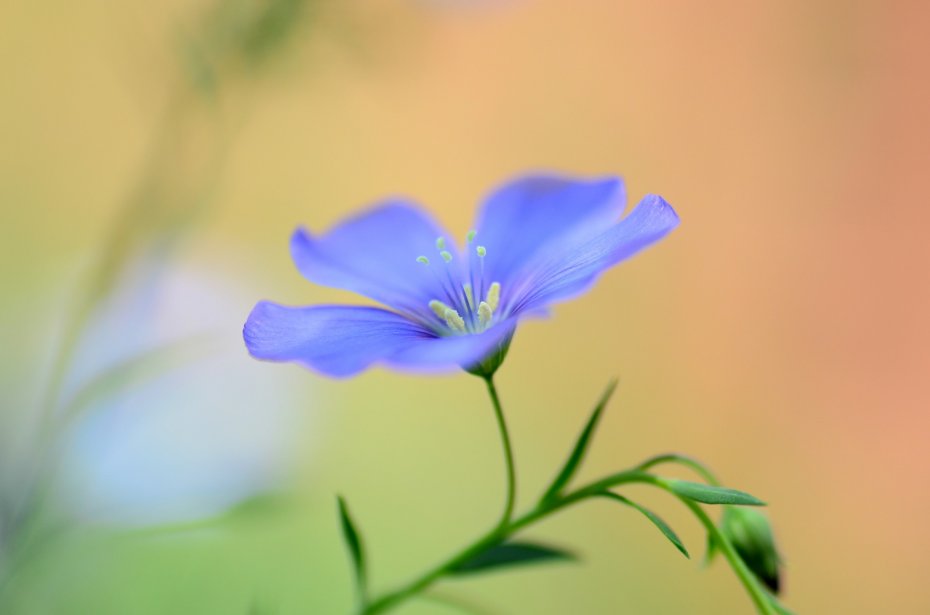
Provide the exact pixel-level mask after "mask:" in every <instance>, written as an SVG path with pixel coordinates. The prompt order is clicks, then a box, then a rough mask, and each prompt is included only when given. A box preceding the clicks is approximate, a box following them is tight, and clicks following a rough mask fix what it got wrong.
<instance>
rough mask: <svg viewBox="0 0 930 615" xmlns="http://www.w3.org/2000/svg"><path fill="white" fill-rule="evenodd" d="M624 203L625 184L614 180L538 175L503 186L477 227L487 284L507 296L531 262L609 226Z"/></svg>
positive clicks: (490, 201)
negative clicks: (495, 285)
mask: <svg viewBox="0 0 930 615" xmlns="http://www.w3.org/2000/svg"><path fill="white" fill-rule="evenodd" d="M625 202H626V191H625V188H624V185H623V181H622V180H621V179H619V178H615V177H608V178H601V179H596V180H585V181H579V180H574V179H569V178H565V177H558V176H547V175H536V176H527V177H523V178H521V179H517V180H515V181H513V182H510V183H508V184H505V185H503V186H502V187H501V188H499V189H498V190H497V191H495V192H494V193H492V194H491V195H490V197H488V199H487V200H486V201H485V204H484V206H483V208H482V210H481V213H480V214H479V216H478V222H477V224H476V227H475V228H476V229H477V231H478V234H477V238H476V240H475V242H476V243H477V244H478V245H482V246H484V247H485V248H486V250H487V256H486V257H485V259H484V260H485V263H484V266H485V276H486V278H485V279H486V281H487V282H488V283H490V282H500V283H501V285H502V287H503V289H504V292H507V289H508V288H509V287H511V286H512V284H513V281H514V280H515V279H516V278H518V277H519V276H520V275H521V273H522V271H523V270H524V268H525V267H526V266H527V265H528V264H529V263H530V262H533V261H535V260H536V259H538V258H540V257H545V255H547V254H555V253H558V252H560V251H563V250H565V249H566V247H567V246H569V245H577V244H578V243H581V242H583V241H585V240H587V239H590V238H591V237H594V236H596V235H599V234H600V233H602V232H604V231H605V230H607V229H608V228H610V226H611V225H613V224H615V223H616V221H617V220H618V219H619V218H620V216H621V214H622V213H623V208H624V204H625ZM473 258H474V256H473Z"/></svg>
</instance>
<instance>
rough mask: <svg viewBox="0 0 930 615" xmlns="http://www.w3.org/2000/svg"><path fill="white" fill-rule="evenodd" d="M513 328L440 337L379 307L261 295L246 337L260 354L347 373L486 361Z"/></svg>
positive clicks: (502, 325)
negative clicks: (279, 300)
mask: <svg viewBox="0 0 930 615" xmlns="http://www.w3.org/2000/svg"><path fill="white" fill-rule="evenodd" d="M512 333H513V323H511V322H502V323H500V324H498V325H496V326H494V327H492V328H491V329H489V330H488V331H486V332H484V333H482V334H478V335H461V336H450V337H437V336H436V335H435V334H434V333H432V332H430V331H428V330H427V329H425V328H424V327H422V326H420V325H419V324H417V323H414V322H412V321H410V320H408V319H407V318H405V317H403V316H401V315H399V314H395V313H394V312H389V311H387V310H382V309H380V308H372V307H361V306H312V307H287V306H282V305H278V304H275V303H271V302H268V301H262V302H260V303H259V304H258V305H256V306H255V308H254V309H253V310H252V313H251V314H250V315H249V319H248V320H247V321H246V323H245V328H244V330H243V337H244V338H245V344H246V347H247V348H248V349H249V352H250V353H251V354H252V356H254V357H255V358H257V359H264V360H268V361H286V362H294V363H299V364H301V365H304V366H306V367H309V368H311V369H314V370H316V371H319V372H322V373H324V374H326V375H329V376H336V377H346V376H351V375H354V374H357V373H359V372H362V371H364V370H365V369H367V368H368V367H370V366H372V365H374V364H376V363H385V364H389V365H392V366H394V367H398V368H401V369H408V370H413V371H440V370H449V369H454V368H459V367H467V366H470V365H473V364H475V363H477V362H479V361H481V360H482V359H483V358H484V357H485V356H486V355H487V354H488V353H490V352H492V351H493V350H495V349H496V347H497V346H498V345H499V344H500V343H502V341H503V340H506V339H507V337H509V336H510V335H511V334H512Z"/></svg>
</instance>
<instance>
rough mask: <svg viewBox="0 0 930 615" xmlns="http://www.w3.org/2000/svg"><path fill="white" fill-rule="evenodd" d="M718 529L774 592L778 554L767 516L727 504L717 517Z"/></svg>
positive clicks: (779, 562) (776, 580)
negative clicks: (718, 517) (721, 513)
mask: <svg viewBox="0 0 930 615" xmlns="http://www.w3.org/2000/svg"><path fill="white" fill-rule="evenodd" d="M720 531H721V532H722V533H723V534H724V536H726V537H727V538H729V539H730V542H732V543H733V547H734V548H735V549H736V552H737V553H739V556H740V557H741V558H742V559H743V561H744V562H746V565H747V566H748V567H749V569H750V570H752V571H753V573H755V575H756V576H757V577H759V580H760V581H762V582H763V583H764V584H765V585H766V586H767V587H768V588H769V589H770V590H772V592H774V593H776V594H777V593H778V590H779V586H780V575H779V569H780V567H781V557H780V556H779V555H778V549H777V548H776V547H775V537H774V536H773V535H772V526H771V525H770V524H769V520H768V518H766V516H765V515H764V514H762V513H761V512H759V511H758V510H756V509H753V508H744V507H742V506H727V507H726V509H725V510H724V512H723V518H722V519H721V520H720Z"/></svg>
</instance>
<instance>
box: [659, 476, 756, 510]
mask: <svg viewBox="0 0 930 615" xmlns="http://www.w3.org/2000/svg"><path fill="white" fill-rule="evenodd" d="M665 483H666V484H667V485H668V488H669V489H671V490H672V492H674V493H675V494H676V495H680V496H681V497H685V498H688V499H689V500H694V501H695V502H701V503H703V504H732V505H737V506H765V502H763V501H762V500H760V499H759V498H757V497H755V496H754V495H749V494H748V493H745V492H743V491H737V490H736V489H730V488H728V487H714V486H712V485H705V484H703V483H692V482H691V481H687V480H667V481H665Z"/></svg>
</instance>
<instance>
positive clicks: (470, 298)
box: [462, 284, 475, 308]
mask: <svg viewBox="0 0 930 615" xmlns="http://www.w3.org/2000/svg"><path fill="white" fill-rule="evenodd" d="M462 290H464V291H465V298H466V299H468V307H469V308H474V305H475V295H474V293H473V292H472V290H471V284H465V285H464V286H462Z"/></svg>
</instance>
